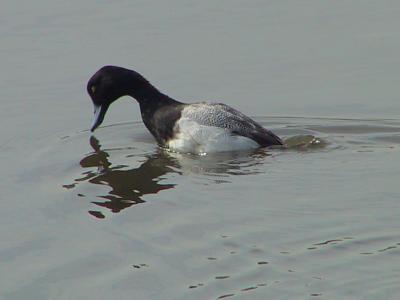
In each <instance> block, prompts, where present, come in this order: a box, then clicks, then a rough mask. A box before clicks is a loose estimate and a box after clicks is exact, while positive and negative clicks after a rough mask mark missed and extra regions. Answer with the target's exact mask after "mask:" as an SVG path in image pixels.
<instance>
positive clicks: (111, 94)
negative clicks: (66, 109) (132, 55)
mask: <svg viewBox="0 0 400 300" xmlns="http://www.w3.org/2000/svg"><path fill="white" fill-rule="evenodd" d="M150 88H153V87H152V86H151V84H150V83H149V82H148V81H147V80H146V79H145V78H144V77H143V76H142V75H140V74H139V73H137V72H135V71H132V70H128V69H125V68H121V67H115V66H105V67H102V68H101V69H100V70H98V71H97V72H96V73H95V74H94V75H93V76H92V77H91V78H90V79H89V82H88V84H87V92H88V93H89V95H90V97H91V98H92V101H93V106H94V120H93V124H92V127H91V129H90V130H91V131H94V130H95V129H96V128H97V127H99V126H100V124H101V123H102V122H103V119H104V116H105V114H106V112H107V110H108V108H109V107H110V105H111V103H113V102H114V101H115V100H117V99H118V98H120V97H122V96H127V95H129V96H132V97H135V98H137V95H140V93H142V92H143V91H145V90H147V89H150Z"/></svg>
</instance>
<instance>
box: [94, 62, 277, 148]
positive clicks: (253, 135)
mask: <svg viewBox="0 0 400 300" xmlns="http://www.w3.org/2000/svg"><path fill="white" fill-rule="evenodd" d="M87 91H88V93H89V95H90V97H91V98H92V101H93V105H94V121H93V125H92V127H91V131H94V130H95V129H96V128H97V127H98V126H99V125H100V124H101V123H102V122H103V119H104V116H105V114H106V112H107V109H108V108H109V106H110V105H111V103H113V102H114V101H115V100H117V99H118V98H120V97H122V96H131V97H133V98H135V99H136V100H137V101H138V102H139V105H140V112H141V115H142V119H143V122H144V124H145V126H146V127H147V129H148V130H149V131H150V132H151V134H152V135H153V136H154V138H155V139H156V141H157V143H158V144H159V145H160V146H162V147H166V148H168V149H171V150H173V151H177V152H185V153H187V152H189V153H197V154H199V153H207V152H221V151H234V150H245V149H254V148H258V147H268V146H272V145H283V142H282V140H281V139H280V138H279V137H278V136H276V135H275V134H274V133H272V132H271V131H269V130H267V129H265V128H264V127H262V126H261V125H259V124H258V123H257V122H255V121H254V120H252V119H251V118H249V117H247V116H246V115H244V114H242V113H241V112H239V111H237V110H236V109H233V108H232V107H230V106H228V105H226V104H222V103H203V102H201V103H192V104H186V103H182V102H179V101H176V100H174V99H172V98H170V97H168V96H167V95H165V94H163V93H161V92H160V91H159V90H157V89H156V88H155V87H154V86H153V85H152V84H151V83H150V82H149V81H148V80H147V79H145V78H144V77H143V76H142V75H140V74H139V73H137V72H135V71H133V70H128V69H125V68H121V67H116V66H105V67H102V68H101V69H100V70H98V71H97V72H96V73H95V74H94V75H93V76H92V77H91V78H90V80H89V82H88V84H87Z"/></svg>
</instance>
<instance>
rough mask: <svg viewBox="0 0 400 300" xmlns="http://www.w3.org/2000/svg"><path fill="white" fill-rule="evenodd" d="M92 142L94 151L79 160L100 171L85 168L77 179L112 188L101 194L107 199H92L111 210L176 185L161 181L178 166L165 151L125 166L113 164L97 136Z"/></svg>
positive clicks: (140, 200)
mask: <svg viewBox="0 0 400 300" xmlns="http://www.w3.org/2000/svg"><path fill="white" fill-rule="evenodd" d="M90 145H91V146H92V148H93V150H94V152H92V153H90V154H89V155H87V156H85V157H84V158H83V159H82V160H81V161H80V165H81V166H82V167H83V168H85V169H87V168H90V169H91V168H93V167H96V168H97V171H93V170H90V171H87V172H84V173H83V174H84V176H83V177H81V178H77V179H75V181H76V182H82V181H87V182H90V183H92V184H98V185H107V186H109V187H110V188H111V190H110V191H109V192H108V194H107V195H104V196H99V197H100V198H103V199H106V200H105V201H93V202H92V203H94V204H96V205H99V206H102V207H106V208H108V209H110V210H111V211H112V212H119V211H121V210H123V209H125V208H127V207H130V206H132V205H134V204H138V203H142V202H144V200H143V196H144V195H147V194H156V193H158V192H160V191H162V190H167V189H171V188H173V187H174V186H175V184H164V183H161V182H160V181H161V180H162V176H163V175H165V174H167V173H170V172H175V171H174V169H173V168H172V167H174V166H176V163H175V162H174V159H172V158H171V157H169V156H167V155H163V154H162V152H159V153H156V154H153V155H151V156H149V157H147V160H146V161H145V162H144V163H142V164H141V165H140V166H139V167H138V168H132V169H126V168H127V167H128V166H125V165H115V166H112V164H111V163H110V161H109V159H108V157H109V154H108V153H107V152H106V151H104V150H101V145H100V143H99V141H98V140H97V139H96V138H95V137H94V136H91V137H90ZM90 213H91V214H92V215H94V216H96V217H99V218H104V216H103V215H102V214H101V213H100V212H96V211H90Z"/></svg>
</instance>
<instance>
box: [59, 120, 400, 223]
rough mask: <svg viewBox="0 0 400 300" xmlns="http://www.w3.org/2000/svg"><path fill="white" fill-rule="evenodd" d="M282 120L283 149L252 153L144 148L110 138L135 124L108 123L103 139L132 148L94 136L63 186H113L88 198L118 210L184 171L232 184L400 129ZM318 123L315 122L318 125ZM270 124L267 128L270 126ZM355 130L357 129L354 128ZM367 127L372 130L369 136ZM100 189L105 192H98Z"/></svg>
mask: <svg viewBox="0 0 400 300" xmlns="http://www.w3.org/2000/svg"><path fill="white" fill-rule="evenodd" d="M281 119H282V120H281V121H280V119H279V118H276V120H275V128H274V131H276V132H277V133H278V134H279V135H280V136H282V137H283V138H284V140H285V143H286V146H287V147H285V148H284V149H282V148H280V149H257V150H255V151H251V152H226V153H214V154H212V155H206V156H197V155H188V154H179V153H171V152H168V151H166V150H163V149H159V148H157V150H156V151H154V148H150V149H149V148H148V144H143V145H144V146H143V147H142V148H141V147H140V146H139V148H133V147H131V144H132V141H130V140H126V137H121V140H117V141H115V140H114V141H113V140H112V137H114V136H115V126H118V127H119V128H118V131H119V132H128V131H129V132H130V130H131V126H130V125H131V124H127V123H124V124H118V125H115V126H109V127H104V128H102V134H104V135H105V136H104V141H109V143H110V144H112V145H118V144H121V143H122V144H124V143H127V144H128V145H129V146H127V145H126V144H125V146H122V147H112V148H108V149H104V147H102V146H101V145H100V142H99V140H98V139H97V138H96V137H94V136H91V137H90V141H89V143H90V146H91V148H92V149H93V151H92V152H90V153H88V154H85V155H84V157H83V158H82V159H81V160H80V166H81V167H82V168H83V169H84V171H83V172H82V173H81V175H80V176H78V177H77V178H75V179H74V182H73V183H72V184H65V185H64V187H65V188H67V189H72V188H75V187H76V186H77V185H80V184H83V183H90V184H94V185H97V186H105V187H107V188H109V190H107V192H104V189H99V188H95V195H94V196H90V197H92V198H93V197H95V199H91V203H93V204H95V205H97V206H99V207H103V208H107V209H109V210H110V211H111V212H113V213H117V212H120V211H121V210H123V209H125V208H127V207H131V206H132V205H135V204H138V203H143V202H145V196H146V195H149V194H157V193H159V192H161V191H163V190H168V189H172V188H176V187H177V185H178V184H179V182H180V180H176V178H171V175H172V176H173V175H174V174H175V175H177V176H181V175H183V176H184V178H189V177H191V178H192V179H195V180H194V181H195V182H196V184H197V185H210V184H221V183H222V184H223V183H230V182H231V181H232V179H233V177H232V176H238V175H244V176H246V175H255V174H262V173H265V172H266V169H267V168H268V164H270V163H271V162H272V161H273V160H274V157H275V156H277V155H282V154H284V153H289V152H293V151H301V152H304V151H307V152H308V153H313V152H321V151H323V152H326V153H332V152H331V151H333V150H335V149H336V150H339V149H341V150H344V149H346V148H353V147H356V151H358V152H361V151H367V150H368V151H373V150H374V149H375V148H376V147H378V144H382V143H383V142H385V141H387V140H390V142H391V143H393V142H396V141H397V139H398V133H399V131H400V129H399V126H398V123H397V122H395V121H390V122H389V121H387V122H386V123H384V124H380V123H379V124H374V123H373V122H372V121H368V122H366V121H362V120H361V121H359V120H345V121H344V120H333V119H329V120H324V122H325V123H326V124H325V123H324V124H321V123H320V122H321V120H320V119H317V120H314V119H304V118H297V119H296V118H281ZM316 121H318V122H317V124H314V123H315V122H316ZM364 122H365V123H366V124H364ZM364 125H365V126H364ZM266 126H267V127H268V124H266ZM351 128H355V129H354V131H352V130H351ZM369 130H370V131H371V132H369V134H366V133H368V131H369ZM361 133H362V134H361ZM142 140H143V137H142V136H140V138H139V139H138V142H139V145H140V143H141V142H142ZM121 141H123V142H121ZM151 143H153V141H151ZM137 145H138V143H135V147H136V146H137ZM361 146H362V148H360V147H361ZM382 146H383V147H388V145H387V144H383V145H379V148H382ZM391 147H392V146H391ZM366 148H368V149H366ZM126 151H129V153H128V154H127V153H126ZM111 154H112V157H111V156H110V155H111ZM138 163H140V165H139V166H138V165H137V164H138ZM132 165H135V167H132ZM82 190H83V192H82V193H77V195H78V196H80V197H89V195H88V190H90V188H89V189H87V186H86V188H83V189H82ZM99 190H101V191H102V193H104V194H103V195H99V194H98V193H99ZM89 213H90V214H91V215H93V216H95V217H97V218H104V217H105V216H104V214H103V213H102V212H100V211H98V210H91V211H89Z"/></svg>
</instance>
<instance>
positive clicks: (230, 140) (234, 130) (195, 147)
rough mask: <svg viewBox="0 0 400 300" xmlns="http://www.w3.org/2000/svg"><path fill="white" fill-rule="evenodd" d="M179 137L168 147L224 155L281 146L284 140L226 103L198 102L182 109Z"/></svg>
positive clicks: (177, 134) (178, 121)
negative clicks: (230, 152)
mask: <svg viewBox="0 0 400 300" xmlns="http://www.w3.org/2000/svg"><path fill="white" fill-rule="evenodd" d="M174 131H175V132H176V135H175V138H174V139H171V140H170V141H169V142H168V143H167V146H168V147H169V148H171V149H172V150H176V151H183V152H195V153H204V152H220V151H232V150H245V149H254V148H258V147H260V146H270V145H281V144H282V142H281V140H280V139H279V138H278V137H277V136H276V135H274V134H273V133H272V132H270V131H269V130H267V129H265V128H264V127H262V126H261V125H259V124H258V123H256V122H255V121H253V120H252V119H251V118H249V117H247V116H246V115H244V114H243V113H241V112H239V111H237V110H235V109H234V108H232V107H230V106H228V105H225V104H222V103H211V104H210V103H194V104H188V105H185V106H184V107H183V108H182V111H181V116H180V118H179V119H178V120H177V121H176V124H175V128H174Z"/></svg>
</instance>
